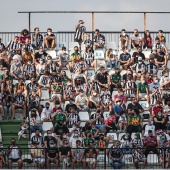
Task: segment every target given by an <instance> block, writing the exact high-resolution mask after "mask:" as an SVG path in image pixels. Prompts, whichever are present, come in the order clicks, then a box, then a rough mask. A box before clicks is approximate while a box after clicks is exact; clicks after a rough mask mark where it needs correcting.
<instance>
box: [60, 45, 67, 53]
mask: <svg viewBox="0 0 170 170" xmlns="http://www.w3.org/2000/svg"><path fill="white" fill-rule="evenodd" d="M61 53H62V55H65V54H66V53H67V52H66V47H62V48H61Z"/></svg>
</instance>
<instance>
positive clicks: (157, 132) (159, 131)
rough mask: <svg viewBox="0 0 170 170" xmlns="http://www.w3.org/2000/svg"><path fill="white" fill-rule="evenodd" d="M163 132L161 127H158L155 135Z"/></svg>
mask: <svg viewBox="0 0 170 170" xmlns="http://www.w3.org/2000/svg"><path fill="white" fill-rule="evenodd" d="M163 133H164V132H163V131H162V129H158V130H157V131H156V134H157V136H159V135H162V134H163Z"/></svg>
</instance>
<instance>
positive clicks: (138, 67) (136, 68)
mask: <svg viewBox="0 0 170 170" xmlns="http://www.w3.org/2000/svg"><path fill="white" fill-rule="evenodd" d="M131 69H132V70H133V77H134V80H136V79H137V78H141V76H142V75H144V74H145V73H146V65H145V63H144V62H143V61H142V57H138V63H135V64H133V65H132V66H131Z"/></svg>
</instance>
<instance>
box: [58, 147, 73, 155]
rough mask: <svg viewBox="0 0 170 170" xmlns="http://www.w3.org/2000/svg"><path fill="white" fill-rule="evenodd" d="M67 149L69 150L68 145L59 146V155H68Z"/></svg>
mask: <svg viewBox="0 0 170 170" xmlns="http://www.w3.org/2000/svg"><path fill="white" fill-rule="evenodd" d="M69 151H70V152H71V148H70V147H69V146H67V147H64V146H62V147H61V148H59V152H61V155H68V152H69Z"/></svg>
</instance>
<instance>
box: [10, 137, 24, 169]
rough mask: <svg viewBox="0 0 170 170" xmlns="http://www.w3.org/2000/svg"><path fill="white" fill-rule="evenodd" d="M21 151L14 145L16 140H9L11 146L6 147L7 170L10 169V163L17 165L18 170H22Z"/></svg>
mask: <svg viewBox="0 0 170 170" xmlns="http://www.w3.org/2000/svg"><path fill="white" fill-rule="evenodd" d="M21 156H22V150H21V149H20V148H19V146H17V145H16V140H15V139H14V138H12V139H11V146H9V147H8V168H9V169H12V163H14V162H17V163H18V169H22V167H23V161H22V159H21Z"/></svg>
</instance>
